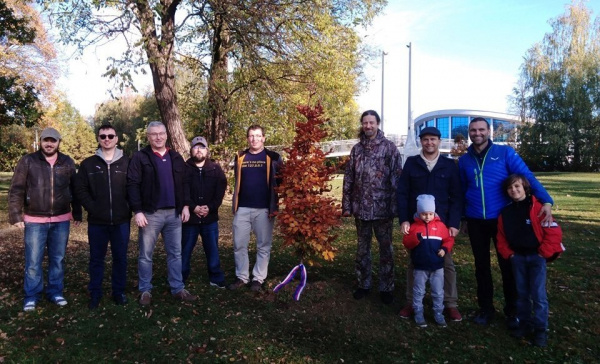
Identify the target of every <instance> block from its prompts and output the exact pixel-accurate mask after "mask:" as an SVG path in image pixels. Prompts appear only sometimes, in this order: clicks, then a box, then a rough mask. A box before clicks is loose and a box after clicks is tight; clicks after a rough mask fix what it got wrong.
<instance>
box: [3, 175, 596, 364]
mask: <svg viewBox="0 0 600 364" xmlns="http://www.w3.org/2000/svg"><path fill="white" fill-rule="evenodd" d="M539 177H540V180H541V181H542V183H543V184H544V185H545V186H547V188H548V190H549V191H550V193H551V194H552V195H553V197H554V198H555V200H556V210H555V215H556V217H557V218H558V220H559V222H560V223H561V224H562V226H563V228H564V233H565V236H564V243H565V245H566V247H567V251H566V253H565V254H564V255H563V257H562V258H561V259H559V260H557V261H556V262H555V263H552V264H551V265H549V268H548V293H549V300H550V312H551V314H550V336H549V337H550V341H549V347H548V348H545V349H540V348H533V347H530V346H528V345H526V344H525V343H524V342H519V341H516V340H514V339H512V338H511V337H509V336H508V332H507V330H506V329H505V328H504V323H503V319H504V318H503V316H502V315H501V314H498V315H497V317H496V319H495V321H494V322H493V323H492V325H491V326H490V327H480V326H477V325H475V324H473V323H471V322H469V321H468V320H466V319H465V320H463V322H460V323H454V322H451V323H449V326H448V327H447V328H445V329H440V328H437V327H435V325H433V319H432V316H431V314H430V311H431V310H430V309H429V308H430V305H431V303H430V299H429V298H427V299H426V309H427V310H428V316H426V319H427V320H428V322H429V323H430V325H429V327H428V328H427V329H417V328H416V327H415V326H414V324H413V323H412V322H411V321H406V320H402V319H400V318H399V317H398V315H397V312H398V310H399V308H400V307H401V306H402V305H403V304H404V299H403V296H404V294H403V292H404V289H405V284H404V281H405V269H406V261H407V255H406V252H405V251H404V249H403V248H402V244H401V237H400V235H399V234H398V232H397V231H396V236H395V248H396V250H395V254H396V262H397V265H396V291H395V297H396V302H395V303H394V304H393V305H391V306H385V305H383V304H381V303H380V302H379V297H378V294H377V293H376V292H373V293H372V294H371V295H370V296H369V297H368V298H367V299H364V300H361V301H355V300H354V299H353V298H352V296H351V292H352V290H353V288H354V281H355V277H354V268H353V267H354V253H355V248H356V236H355V228H354V225H353V221H352V220H351V219H346V220H345V221H344V224H343V227H342V228H341V230H340V236H339V239H338V242H337V247H338V248H339V252H338V255H337V256H336V259H335V261H334V262H333V263H325V262H322V263H321V265H320V266H313V267H308V282H309V284H308V286H307V288H306V290H305V291H304V293H303V295H302V297H301V299H300V301H299V302H295V301H293V300H292V292H293V287H291V288H286V289H284V290H283V291H281V292H279V293H278V294H273V293H272V288H273V287H274V286H275V285H276V284H277V283H278V282H279V281H280V280H282V279H283V278H284V277H285V275H286V274H287V273H288V271H289V270H290V269H291V268H292V267H293V266H294V265H295V264H297V261H295V259H294V258H293V257H292V254H291V252H290V251H289V250H286V249H282V248H281V247H280V243H281V240H280V239H276V241H275V244H274V247H273V253H272V257H271V264H270V266H269V278H268V279H267V282H266V286H267V287H268V288H269V290H267V291H266V292H263V293H259V294H254V293H251V292H250V291H249V290H244V291H240V292H238V291H236V292H230V291H226V290H217V289H214V288H211V287H209V286H208V284H207V274H206V271H205V260H204V256H203V252H202V249H201V248H200V249H198V248H197V249H196V251H195V252H194V254H195V255H194V260H193V262H194V266H193V268H192V269H193V271H192V276H191V282H190V284H189V289H190V291H191V292H192V293H194V294H197V295H198V296H199V300H198V301H197V302H195V303H193V304H182V303H178V302H175V301H173V299H172V298H171V297H170V294H169V293H168V285H167V284H166V270H165V254H164V251H163V250H162V245H160V244H159V245H158V248H157V251H156V253H155V264H154V268H155V269H154V282H153V283H154V284H155V288H154V290H153V304H152V306H151V307H150V308H147V309H145V308H141V307H140V306H139V305H138V304H137V303H136V302H135V301H134V300H135V298H136V296H137V290H136V284H137V259H136V258H137V234H136V233H133V234H132V240H131V244H130V249H129V258H130V262H129V263H130V264H129V270H128V273H129V277H128V287H127V295H128V296H129V298H130V303H129V304H128V305H127V306H124V307H123V306H115V305H114V304H113V303H112V302H111V301H110V299H109V297H108V296H109V295H108V294H107V296H105V298H104V300H103V301H102V304H101V306H100V308H99V309H98V310H97V311H94V312H90V311H89V310H88V309H87V303H88V296H87V290H86V286H87V283H88V274H87V262H88V257H89V255H88V254H89V252H88V247H87V235H86V226H85V224H83V225H82V226H80V227H76V228H73V229H72V233H71V240H70V242H69V247H68V253H67V262H66V264H67V273H66V278H65V283H66V290H65V296H66V298H67V299H68V300H69V305H67V306H66V307H64V308H59V307H56V306H54V305H51V304H50V303H48V302H41V303H40V305H39V308H38V310H37V311H36V312H35V313H27V314H25V313H23V312H22V281H23V266H24V262H23V261H24V258H23V240H22V239H23V238H22V232H21V231H19V230H18V229H15V228H12V227H9V226H8V223H7V217H6V193H7V187H8V183H9V180H8V179H7V178H3V179H0V223H2V225H1V227H0V242H1V244H0V266H1V267H2V268H1V269H0V362H28V363H45V362H107V361H108V362H114V361H124V362H153V361H154V362H186V361H190V362H199V361H205V362H235V361H241V362H268V363H271V362H273V363H279V362H282V363H315V362H319V363H330V362H345V363H358V362H363V363H370V362H377V363H386V362H415V363H420V362H431V363H443V362H451V363H454V362H468V363H472V362H477V363H484V362H487V363H497V362H511V361H512V362H517V363H521V362H530V363H534V362H575V363H588V362H597V360H598V357H599V355H600V350H599V349H598V347H599V345H598V343H597V340H598V337H600V324H598V319H597V314H598V312H600V307H599V306H600V293H599V292H600V284H599V282H600V281H599V279H598V277H599V276H600V266H599V264H598V262H599V257H600V251H599V244H598V236H600V212H599V208H598V206H600V191H599V189H598V187H599V186H600V174H557V173H546V174H540V175H539ZM340 185H341V180H340V179H337V180H335V181H334V193H336V194H337V195H339V194H340V190H339V188H337V187H338V186H340ZM221 217H222V220H221V257H222V264H223V268H224V269H225V272H226V275H227V278H228V280H229V281H231V280H232V279H233V278H234V269H233V267H234V264H233V252H232V248H231V229H230V226H231V213H230V209H229V205H226V206H223V207H222V208H221ZM396 230H398V229H396ZM132 231H135V230H134V229H132ZM376 245H377V244H374V249H373V250H374V252H373V254H374V257H376V256H377V254H378V252H377V248H376ZM251 254H253V253H251ZM252 256H253V255H251V257H252ZM454 257H455V263H456V266H457V268H456V269H457V274H458V289H459V305H460V306H459V308H460V309H461V311H462V313H463V315H464V316H467V315H468V314H469V313H470V312H471V311H473V310H475V309H476V306H477V304H476V290H475V282H474V267H473V258H472V255H471V252H470V247H469V245H468V242H467V240H466V238H465V237H464V236H461V237H460V238H459V239H458V241H457V244H456V251H455V255H454ZM374 270H375V273H376V272H377V259H375V266H374ZM106 271H107V274H106V278H105V283H104V287H105V291H107V292H108V293H109V291H110V283H109V282H110V278H109V275H108V272H110V259H108V260H107V270H106ZM493 273H494V279H495V287H496V288H497V289H496V296H495V299H496V306H497V308H501V307H502V302H501V299H502V295H501V289H500V287H501V286H500V274H499V270H498V268H497V266H495V267H494V272H493ZM375 277H376V275H375ZM296 282H297V281H296Z"/></svg>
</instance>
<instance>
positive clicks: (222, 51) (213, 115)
mask: <svg viewBox="0 0 600 364" xmlns="http://www.w3.org/2000/svg"><path fill="white" fill-rule="evenodd" d="M222 11H226V10H225V9H222ZM215 20H216V21H215V23H216V24H217V26H216V27H215V31H214V34H213V40H212V52H211V53H212V59H211V67H210V74H209V78H208V107H209V110H210V113H209V117H208V120H207V121H206V130H207V132H208V136H209V139H210V142H211V143H213V144H220V143H222V142H223V141H224V140H225V138H227V134H228V125H227V115H226V113H227V103H228V101H229V91H228V89H229V87H228V85H229V84H228V79H227V66H228V61H229V59H228V57H227V51H228V48H229V46H230V44H229V42H230V40H229V34H228V28H227V24H226V23H225V22H224V20H223V17H222V16H221V15H220V13H217V15H216V16H215Z"/></svg>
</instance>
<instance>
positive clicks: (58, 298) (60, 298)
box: [50, 296, 67, 307]
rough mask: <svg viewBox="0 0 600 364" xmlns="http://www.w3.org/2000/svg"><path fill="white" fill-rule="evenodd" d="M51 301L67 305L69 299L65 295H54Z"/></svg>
mask: <svg viewBox="0 0 600 364" xmlns="http://www.w3.org/2000/svg"><path fill="white" fill-rule="evenodd" d="M50 301H52V303H54V304H55V305H57V306H60V307H62V306H66V305H67V300H66V299H65V298H64V297H63V296H54V298H52V299H51V300H50Z"/></svg>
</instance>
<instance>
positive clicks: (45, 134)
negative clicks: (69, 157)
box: [40, 128, 62, 141]
mask: <svg viewBox="0 0 600 364" xmlns="http://www.w3.org/2000/svg"><path fill="white" fill-rule="evenodd" d="M46 138H52V139H54V140H56V141H59V140H61V139H62V138H61V137H60V133H59V132H58V131H57V130H56V129H54V128H46V129H44V130H42V135H41V136H40V139H41V140H44V139H46Z"/></svg>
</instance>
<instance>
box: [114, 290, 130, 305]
mask: <svg viewBox="0 0 600 364" xmlns="http://www.w3.org/2000/svg"><path fill="white" fill-rule="evenodd" d="M113 301H115V304H117V305H126V304H127V302H128V301H127V296H125V294H123V293H121V294H116V295H114V296H113Z"/></svg>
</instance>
